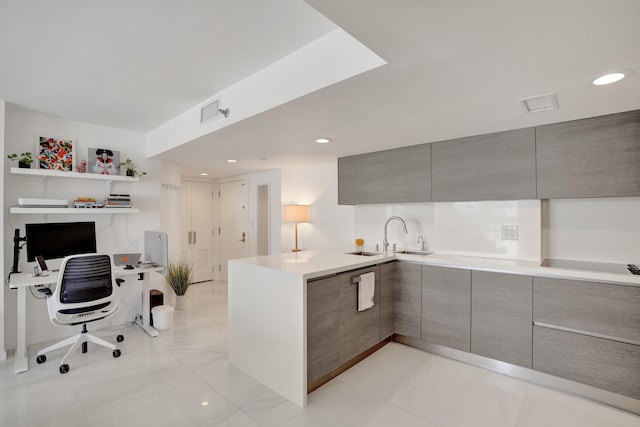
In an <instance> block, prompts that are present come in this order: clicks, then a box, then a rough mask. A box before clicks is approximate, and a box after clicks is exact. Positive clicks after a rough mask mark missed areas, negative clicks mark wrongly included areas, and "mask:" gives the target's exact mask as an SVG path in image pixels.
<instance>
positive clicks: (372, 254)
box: [347, 251, 381, 256]
mask: <svg viewBox="0 0 640 427" xmlns="http://www.w3.org/2000/svg"><path fill="white" fill-rule="evenodd" d="M347 255H361V256H376V255H381V253H380V252H368V251H356V252H347Z"/></svg>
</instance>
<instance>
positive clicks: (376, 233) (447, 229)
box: [355, 200, 540, 261]
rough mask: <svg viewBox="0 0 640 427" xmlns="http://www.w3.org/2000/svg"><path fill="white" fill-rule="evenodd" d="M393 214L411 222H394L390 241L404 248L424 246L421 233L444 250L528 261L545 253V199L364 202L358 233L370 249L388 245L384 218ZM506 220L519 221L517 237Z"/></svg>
mask: <svg viewBox="0 0 640 427" xmlns="http://www.w3.org/2000/svg"><path fill="white" fill-rule="evenodd" d="M392 215H397V216H400V217H401V218H403V219H404V220H405V222H406V223H407V231H408V234H404V233H403V232H402V227H401V225H400V223H399V222H397V221H392V222H390V223H389V226H388V239H389V243H390V244H393V243H397V244H398V247H399V248H409V249H419V248H420V245H419V243H418V236H423V237H424V238H425V239H426V241H427V246H428V249H429V250H432V251H436V252H438V253H443V254H453V255H467V256H485V257H493V258H508V259H522V260H534V261H535V260H539V257H540V201H538V200H519V201H499V202H498V201H495V202H493V201H486V202H464V203H413V204H396V205H358V206H356V207H355V234H356V237H360V238H363V239H364V240H365V246H366V247H367V249H374V248H375V245H376V244H378V245H379V247H380V248H382V240H383V237H384V223H385V221H386V219H387V218H389V217H390V216H392ZM502 225H515V226H518V231H519V239H518V240H517V241H507V240H502V236H501V230H502Z"/></svg>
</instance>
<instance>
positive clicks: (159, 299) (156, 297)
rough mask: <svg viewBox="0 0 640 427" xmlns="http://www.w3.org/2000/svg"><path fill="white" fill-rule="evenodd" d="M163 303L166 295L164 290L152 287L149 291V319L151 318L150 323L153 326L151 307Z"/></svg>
mask: <svg viewBox="0 0 640 427" xmlns="http://www.w3.org/2000/svg"><path fill="white" fill-rule="evenodd" d="M162 304H164V295H163V293H162V291H159V290H157V289H151V290H150V291H149V319H151V321H150V322H149V324H150V325H151V326H153V316H152V315H151V309H152V308H153V307H156V306H158V305H162Z"/></svg>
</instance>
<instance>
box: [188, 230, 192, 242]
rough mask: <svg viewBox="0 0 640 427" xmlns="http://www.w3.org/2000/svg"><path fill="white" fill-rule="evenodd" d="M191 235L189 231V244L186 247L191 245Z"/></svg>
mask: <svg viewBox="0 0 640 427" xmlns="http://www.w3.org/2000/svg"><path fill="white" fill-rule="evenodd" d="M191 233H192V232H191V231H189V243H187V244H188V245H190V244H191Z"/></svg>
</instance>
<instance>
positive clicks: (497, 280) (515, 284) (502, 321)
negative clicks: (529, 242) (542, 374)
mask: <svg viewBox="0 0 640 427" xmlns="http://www.w3.org/2000/svg"><path fill="white" fill-rule="evenodd" d="M532 282H533V279H532V277H531V276H520V275H516V274H502V273H492V272H486V271H473V272H472V273H471V352H472V353H475V354H479V355H481V356H486V357H490V358H492V359H496V360H501V361H503V362H507V363H512V364H514V365H519V366H524V367H525V368H531V355H532V344H531V341H532V334H533V317H532V311H533V297H532V291H531V289H532V285H533V283H532Z"/></svg>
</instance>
